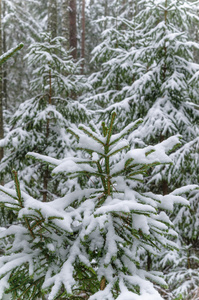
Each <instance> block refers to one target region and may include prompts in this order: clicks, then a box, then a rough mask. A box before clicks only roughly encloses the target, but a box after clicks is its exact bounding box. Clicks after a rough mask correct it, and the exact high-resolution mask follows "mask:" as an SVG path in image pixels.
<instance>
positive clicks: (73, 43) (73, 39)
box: [69, 0, 77, 59]
mask: <svg viewBox="0 0 199 300" xmlns="http://www.w3.org/2000/svg"><path fill="white" fill-rule="evenodd" d="M76 14H77V11H76V0H70V11H69V20H70V28H69V40H70V43H69V44H70V48H72V49H73V50H72V52H71V54H72V56H73V58H74V59H76V58H77V26H76Z"/></svg>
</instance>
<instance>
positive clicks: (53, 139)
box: [0, 34, 88, 198]
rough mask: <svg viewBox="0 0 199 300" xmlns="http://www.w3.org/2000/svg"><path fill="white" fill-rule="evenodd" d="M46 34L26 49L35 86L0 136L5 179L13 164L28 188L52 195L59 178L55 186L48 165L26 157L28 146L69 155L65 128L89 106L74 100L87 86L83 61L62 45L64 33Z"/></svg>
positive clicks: (47, 152) (32, 85)
mask: <svg viewBox="0 0 199 300" xmlns="http://www.w3.org/2000/svg"><path fill="white" fill-rule="evenodd" d="M42 39H43V41H41V42H37V43H34V44H32V45H31V46H30V48H29V53H28V54H27V59H28V62H29V65H31V66H32V65H34V67H35V70H34V72H33V80H32V83H31V88H30V90H31V94H32V98H30V99H28V100H26V101H24V102H23V103H21V105H20V106H19V108H18V109H17V111H16V112H15V113H14V115H13V116H12V117H11V120H10V123H9V131H8V132H7V134H6V135H5V137H4V139H2V140H0V147H4V154H5V155H4V158H3V160H2V161H1V163H0V173H1V176H3V175H5V176H6V177H5V176H4V182H5V183H8V182H10V180H11V178H10V174H11V170H12V169H13V168H14V169H16V170H17V171H18V175H19V179H20V181H21V184H22V185H23V188H26V191H28V193H31V195H34V197H37V198H38V197H39V196H40V197H41V196H42V195H43V196H45V194H46V193H48V195H47V197H46V196H45V198H48V197H49V196H50V193H54V192H55V186H57V182H55V183H53V185H52V186H51V187H50V185H49V184H48V181H49V172H48V170H47V169H45V168H42V166H41V165H40V164H35V162H30V161H27V159H26V158H25V156H26V154H27V152H29V151H36V152H39V153H41V154H45V155H50V156H55V155H56V157H57V158H63V157H65V155H66V152H67V151H69V148H70V141H69V137H68V135H67V134H66V128H67V127H69V126H70V124H71V122H78V121H80V120H82V119H83V118H84V119H85V118H86V117H85V116H86V115H87V116H88V112H87V114H86V112H85V110H84V107H83V106H82V105H81V106H80V105H79V103H78V101H74V96H75V94H76V93H78V92H79V91H80V90H81V89H82V88H83V82H82V76H81V75H78V72H79V71H80V68H79V63H78V62H74V61H73V59H72V57H71V55H70V52H69V51H66V50H65V49H64V47H63V45H62V42H63V40H64V39H63V38H62V37H56V38H54V39H51V38H50V36H49V34H43V35H42ZM41 169H42V172H41ZM45 174H46V175H45ZM43 178H46V180H45V179H43ZM50 197H52V195H51V196H50Z"/></svg>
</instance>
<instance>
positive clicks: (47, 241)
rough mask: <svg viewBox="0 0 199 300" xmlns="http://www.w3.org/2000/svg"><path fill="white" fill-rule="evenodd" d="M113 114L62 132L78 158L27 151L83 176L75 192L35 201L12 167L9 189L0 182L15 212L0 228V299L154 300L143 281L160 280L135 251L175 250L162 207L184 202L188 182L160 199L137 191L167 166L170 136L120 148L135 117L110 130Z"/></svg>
mask: <svg viewBox="0 0 199 300" xmlns="http://www.w3.org/2000/svg"><path fill="white" fill-rule="evenodd" d="M114 119H115V114H113V115H112V117H111V121H110V124H109V125H108V127H106V125H105V123H102V130H101V132H99V130H98V129H97V128H96V126H95V125H94V124H93V123H92V122H91V123H90V127H87V126H85V125H80V126H79V128H76V127H75V126H73V127H72V128H71V129H70V132H71V133H72V134H73V135H74V136H75V137H76V138H77V141H78V145H77V147H78V148H77V149H80V150H81V151H83V152H82V157H81V158H78V157H67V158H65V159H63V160H59V159H55V158H50V157H48V156H44V155H40V154H37V153H30V154H29V155H31V156H32V157H35V158H36V159H38V160H43V162H45V163H46V164H48V165H50V166H51V167H52V168H54V169H53V173H54V174H55V175H56V174H58V173H63V174H64V175H65V176H66V178H70V179H73V178H76V177H77V178H79V177H85V178H87V182H86V184H85V186H84V188H83V189H81V188H78V187H77V188H76V189H75V190H74V191H73V192H70V193H68V194H66V195H65V196H64V197H63V198H58V199H55V200H53V201H50V202H47V203H44V202H40V201H37V200H36V199H34V198H32V197H31V196H29V195H27V194H26V193H25V192H22V191H21V189H20V185H19V181H18V178H17V174H16V171H14V178H15V184H16V192H15V191H13V190H11V189H8V188H6V187H2V186H1V191H2V192H4V193H5V196H4V197H2V198H1V199H0V203H1V206H2V207H4V208H5V209H12V210H14V211H15V212H16V214H17V216H18V221H17V222H18V223H17V224H16V225H12V226H8V227H7V228H6V229H4V230H3V231H2V232H1V233H0V238H1V240H2V241H4V251H5V254H6V255H5V256H3V257H1V258H0V266H1V268H0V278H1V279H0V291H1V297H2V295H3V293H4V292H11V293H12V294H13V297H14V298H20V299H36V298H37V297H39V296H40V297H41V296H42V295H44V294H47V295H48V299H49V300H52V299H66V298H67V299H82V298H84V299H90V300H97V299H99V300H101V299H108V300H111V299H117V300H127V299H131V300H133V299H135V300H137V299H140V300H146V299H147V300H149V299H151V300H160V299H162V298H161V296H160V295H159V294H158V293H157V291H156V290H155V289H154V288H153V284H152V283H151V282H150V281H152V282H158V283H161V284H164V280H163V279H161V278H160V274H159V273H157V272H153V271H146V270H144V269H142V268H141V267H140V266H139V255H138V253H139V251H140V249H143V251H144V252H145V253H148V252H149V253H153V254H155V253H157V251H158V249H159V248H160V246H161V245H164V246H167V247H169V248H175V247H176V245H175V243H174V242H171V241H170V240H169V237H170V236H175V235H176V233H175V232H174V230H173V229H172V223H171V222H170V220H169V218H168V216H167V215H166V213H165V212H164V211H163V210H165V209H171V210H172V208H173V203H175V202H176V203H181V204H187V203H188V202H187V201H186V200H185V199H184V198H183V197H181V196H180V194H181V193H184V192H185V190H186V191H187V190H190V189H194V188H195V186H187V187H186V188H185V187H184V188H182V189H178V190H177V191H174V192H172V193H171V194H169V195H166V196H162V195H158V194H156V195H155V194H153V193H152V192H145V190H144V187H145V184H142V180H143V177H144V176H145V173H146V171H147V170H148V169H149V168H151V167H153V166H154V165H157V164H162V163H163V164H170V163H171V160H170V158H169V157H168V156H167V155H166V153H165V151H166V152H168V151H169V149H172V148H173V147H175V145H176V143H178V142H179V141H178V138H176V137H171V138H169V139H168V140H165V141H163V142H162V143H160V144H157V145H155V146H148V147H146V148H143V149H131V150H128V148H129V143H128V141H127V140H126V139H125V138H124V137H125V136H127V135H128V134H129V132H130V131H131V130H133V128H135V127H136V126H138V125H139V124H140V123H141V120H137V121H135V122H134V123H132V124H130V125H129V126H127V127H126V128H125V129H123V130H122V131H120V133H116V134H112V132H113V126H114ZM119 153H122V154H121V155H118V154H119ZM66 184H67V183H66ZM22 241H23V242H22Z"/></svg>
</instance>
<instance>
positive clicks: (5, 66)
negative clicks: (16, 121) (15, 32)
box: [2, 1, 8, 109]
mask: <svg viewBox="0 0 199 300" xmlns="http://www.w3.org/2000/svg"><path fill="white" fill-rule="evenodd" d="M5 12H6V6H5V1H3V17H4V16H5ZM2 36H3V41H2V42H3V52H4V53H5V52H6V51H7V48H6V33H5V30H3V29H2ZM3 99H4V103H5V108H6V109H7V108H8V104H7V63H6V62H5V63H4V64H3Z"/></svg>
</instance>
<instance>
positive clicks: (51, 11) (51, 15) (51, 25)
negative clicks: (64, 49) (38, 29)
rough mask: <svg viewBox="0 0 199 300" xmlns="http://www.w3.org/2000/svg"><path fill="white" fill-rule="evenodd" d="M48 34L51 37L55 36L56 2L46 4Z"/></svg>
mask: <svg viewBox="0 0 199 300" xmlns="http://www.w3.org/2000/svg"><path fill="white" fill-rule="evenodd" d="M48 32H50V33H51V37H52V38H55V37H56V36H57V1H56V0H49V2H48Z"/></svg>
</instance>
